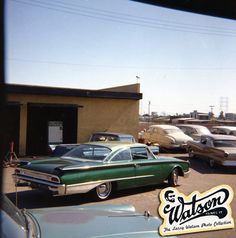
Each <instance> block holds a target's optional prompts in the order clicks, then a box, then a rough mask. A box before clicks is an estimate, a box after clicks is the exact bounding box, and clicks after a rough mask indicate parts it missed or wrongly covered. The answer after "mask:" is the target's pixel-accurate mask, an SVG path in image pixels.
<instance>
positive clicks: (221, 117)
mask: <svg viewBox="0 0 236 238" xmlns="http://www.w3.org/2000/svg"><path fill="white" fill-rule="evenodd" d="M218 119H219V120H225V116H224V112H223V111H221V112H220V115H219V117H218Z"/></svg>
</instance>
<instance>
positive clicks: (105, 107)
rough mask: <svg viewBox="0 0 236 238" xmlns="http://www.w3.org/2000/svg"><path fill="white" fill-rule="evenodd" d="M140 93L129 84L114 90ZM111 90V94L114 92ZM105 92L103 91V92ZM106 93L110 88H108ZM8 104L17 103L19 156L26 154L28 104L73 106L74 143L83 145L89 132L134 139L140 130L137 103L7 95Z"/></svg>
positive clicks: (127, 100)
mask: <svg viewBox="0 0 236 238" xmlns="http://www.w3.org/2000/svg"><path fill="white" fill-rule="evenodd" d="M116 90H117V91H118V90H122V91H123V92H124V91H125V92H137V93H139V85H128V86H126V87H118V88H117V89H116ZM116 90H115V88H112V90H111V91H116ZM103 91H105V90H103ZM107 91H109V89H107ZM7 100H8V101H9V102H11V101H12V102H19V103H20V104H21V106H20V107H21V110H20V133H19V134H20V135H19V137H20V138H19V154H20V155H24V154H25V152H26V140H27V103H29V102H30V103H45V104H76V105H79V106H82V107H78V122H77V128H75V130H77V142H78V143H80V142H85V141H87V140H88V139H89V137H90V135H91V133H93V132H96V131H111V132H121V133H128V134H132V135H133V136H134V137H135V138H136V139H137V137H138V130H139V100H131V99H111V98H88V97H86V98H85V97H74V96H52V95H29V94H8V99H7Z"/></svg>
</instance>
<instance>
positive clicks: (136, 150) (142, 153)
mask: <svg viewBox="0 0 236 238" xmlns="http://www.w3.org/2000/svg"><path fill="white" fill-rule="evenodd" d="M131 155H132V158H133V159H134V160H137V159H153V156H152V154H151V153H150V151H149V150H148V149H147V148H146V147H133V148H131Z"/></svg>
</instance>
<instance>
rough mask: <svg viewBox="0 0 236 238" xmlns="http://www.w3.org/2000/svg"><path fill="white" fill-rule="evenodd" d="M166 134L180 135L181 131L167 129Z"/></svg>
mask: <svg viewBox="0 0 236 238" xmlns="http://www.w3.org/2000/svg"><path fill="white" fill-rule="evenodd" d="M164 132H165V133H166V134H173V133H179V132H181V130H180V129H178V128H174V129H165V130H164Z"/></svg>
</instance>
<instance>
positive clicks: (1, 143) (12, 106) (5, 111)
mask: <svg viewBox="0 0 236 238" xmlns="http://www.w3.org/2000/svg"><path fill="white" fill-rule="evenodd" d="M0 124H1V130H0V138H1V140H0V155H1V158H3V157H4V156H5V155H6V154H7V152H8V151H9V148H10V142H12V141H13V142H14V152H15V153H16V154H17V155H18V152H19V125H20V104H19V103H9V104H7V105H6V106H5V107H4V108H1V117H0Z"/></svg>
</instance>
